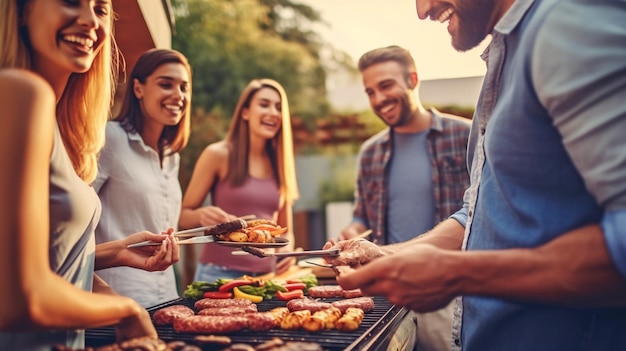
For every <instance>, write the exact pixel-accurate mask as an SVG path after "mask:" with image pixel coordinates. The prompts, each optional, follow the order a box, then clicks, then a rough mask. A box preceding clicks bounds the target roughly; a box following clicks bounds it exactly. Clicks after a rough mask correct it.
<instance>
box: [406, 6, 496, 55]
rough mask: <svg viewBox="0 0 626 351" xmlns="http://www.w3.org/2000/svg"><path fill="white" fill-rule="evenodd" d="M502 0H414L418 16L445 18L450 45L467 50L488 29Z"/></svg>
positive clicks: (478, 40) (474, 44)
mask: <svg viewBox="0 0 626 351" xmlns="http://www.w3.org/2000/svg"><path fill="white" fill-rule="evenodd" d="M504 3H508V1H504V0H445V1H439V0H416V1H415V6H416V9H417V14H418V16H419V18H421V19H426V18H429V17H430V19H431V20H433V21H436V22H440V23H445V22H448V33H450V36H451V37H452V46H453V47H454V48H455V49H456V50H459V51H467V50H470V49H472V48H474V47H476V46H477V45H478V44H480V42H481V41H483V39H485V37H486V36H487V35H488V34H489V33H491V31H492V30H493V27H494V26H495V24H496V22H497V20H498V19H499V18H500V17H501V15H502V14H503V12H501V11H500V10H501V9H502V8H503V4H504Z"/></svg>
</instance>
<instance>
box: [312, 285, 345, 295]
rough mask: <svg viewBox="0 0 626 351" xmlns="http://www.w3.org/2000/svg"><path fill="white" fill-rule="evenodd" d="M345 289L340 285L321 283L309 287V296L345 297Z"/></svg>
mask: <svg viewBox="0 0 626 351" xmlns="http://www.w3.org/2000/svg"><path fill="white" fill-rule="evenodd" d="M343 293H344V290H343V288H342V287H341V286H339V285H320V286H312V287H310V288H309V292H308V294H309V296H310V297H313V298H324V297H343Z"/></svg>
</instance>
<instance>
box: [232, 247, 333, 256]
mask: <svg viewBox="0 0 626 351" xmlns="http://www.w3.org/2000/svg"><path fill="white" fill-rule="evenodd" d="M231 254H233V255H235V256H243V255H254V256H257V257H322V256H339V249H332V250H310V251H291V252H265V251H263V250H262V249H259V248H256V247H251V246H242V247H241V250H238V251H233V252H232V253H231Z"/></svg>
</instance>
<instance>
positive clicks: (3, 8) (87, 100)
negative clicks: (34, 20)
mask: <svg viewBox="0 0 626 351" xmlns="http://www.w3.org/2000/svg"><path fill="white" fill-rule="evenodd" d="M0 1H1V2H0V68H25V69H32V67H31V62H30V61H31V55H32V53H31V52H30V48H29V44H28V42H29V40H28V37H27V32H26V30H25V28H23V27H21V26H20V18H22V16H23V12H24V7H25V5H26V3H27V2H28V1H18V0H0ZM110 18H111V23H110V26H111V35H110V36H108V37H106V38H104V42H103V43H102V46H101V47H100V52H98V54H97V55H96V57H95V58H94V62H93V63H92V66H91V68H90V69H89V70H88V71H87V72H85V73H72V74H71V75H70V78H69V80H68V82H67V86H66V87H65V89H64V91H63V94H62V96H61V97H60V98H59V101H58V103H57V109H56V115H57V116H56V117H57V124H58V126H59V130H60V132H61V137H62V139H63V144H64V145H65V148H66V149H67V153H68V154H69V157H70V160H71V161H72V165H73V167H74V170H75V171H76V174H78V176H79V177H80V178H81V179H83V180H84V181H85V182H87V183H91V182H92V181H93V180H94V179H95V177H96V172H97V170H98V164H97V155H98V152H99V151H100V149H101V148H102V146H103V145H104V136H105V125H106V122H107V119H108V117H109V113H110V112H109V111H110V109H111V105H112V101H113V99H112V98H113V95H114V92H115V87H116V83H117V72H118V63H119V53H118V50H117V45H116V44H115V40H114V38H113V19H114V17H113V16H110Z"/></svg>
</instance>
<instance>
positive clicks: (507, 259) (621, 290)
mask: <svg viewBox="0 0 626 351" xmlns="http://www.w3.org/2000/svg"><path fill="white" fill-rule="evenodd" d="M450 254H451V255H456V256H457V257H456V258H453V262H454V264H453V267H451V270H456V271H457V272H459V273H460V274H461V278H460V279H459V290H460V291H459V293H460V294H462V295H482V296H494V297H499V298H504V299H511V300H519V301H532V302H538V303H549V304H556V305H562V306H572V307H599V306H615V305H626V279H624V277H622V276H621V275H620V274H619V273H618V271H617V269H616V268H615V266H614V265H613V263H612V261H611V259H610V257H609V254H608V251H607V248H606V243H605V240H604V236H603V234H602V232H601V229H600V227H599V226H598V225H590V226H586V227H582V228H579V229H576V230H573V231H571V232H568V233H566V234H564V235H562V236H560V237H558V238H556V239H554V240H552V241H551V242H549V243H547V244H545V245H543V246H540V247H538V248H535V249H510V250H494V251H473V252H459V253H450Z"/></svg>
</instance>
